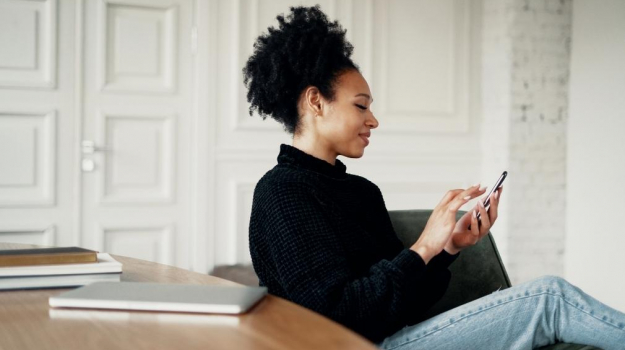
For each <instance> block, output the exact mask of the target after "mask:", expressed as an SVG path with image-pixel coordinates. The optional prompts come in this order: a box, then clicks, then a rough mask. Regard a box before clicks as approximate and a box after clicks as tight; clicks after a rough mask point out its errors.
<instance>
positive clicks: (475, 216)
mask: <svg viewBox="0 0 625 350" xmlns="http://www.w3.org/2000/svg"><path fill="white" fill-rule="evenodd" d="M473 217H474V218H476V219H477V212H476V211H475V210H474V211H473Z"/></svg>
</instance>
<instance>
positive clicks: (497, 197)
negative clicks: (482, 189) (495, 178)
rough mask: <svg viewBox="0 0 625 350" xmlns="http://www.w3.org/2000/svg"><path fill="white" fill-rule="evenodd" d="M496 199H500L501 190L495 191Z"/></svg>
mask: <svg viewBox="0 0 625 350" xmlns="http://www.w3.org/2000/svg"><path fill="white" fill-rule="evenodd" d="M495 199H499V191H497V192H495Z"/></svg>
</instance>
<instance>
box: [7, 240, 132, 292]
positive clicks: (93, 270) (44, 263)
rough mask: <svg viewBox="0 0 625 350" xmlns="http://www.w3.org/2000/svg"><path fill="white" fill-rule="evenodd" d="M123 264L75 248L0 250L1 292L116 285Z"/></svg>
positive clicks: (86, 250)
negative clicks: (105, 284) (101, 283)
mask: <svg viewBox="0 0 625 350" xmlns="http://www.w3.org/2000/svg"><path fill="white" fill-rule="evenodd" d="M121 273H122V264H121V263H120V262H118V261H116V260H115V259H113V258H112V257H111V256H110V255H109V254H106V253H98V252H96V251H93V250H88V249H83V248H78V247H63V248H35V249H9V250H0V290H7V289H31V288H57V287H73V286H83V285H86V284H90V283H93V282H100V281H106V282H119V281H120V276H121Z"/></svg>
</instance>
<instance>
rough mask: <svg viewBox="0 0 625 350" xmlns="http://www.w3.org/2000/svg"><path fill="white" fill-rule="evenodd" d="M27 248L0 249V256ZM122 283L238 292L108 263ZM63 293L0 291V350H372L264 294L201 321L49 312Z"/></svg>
mask: <svg viewBox="0 0 625 350" xmlns="http://www.w3.org/2000/svg"><path fill="white" fill-rule="evenodd" d="M29 247H32V246H30V245H23V244H10V243H0V249H8V248H13V249H15V248H29ZM114 258H115V259H116V260H118V261H120V262H121V263H122V264H123V273H122V281H136V282H163V283H184V284H217V285H237V283H234V282H230V281H227V280H224V279H220V278H217V277H213V276H208V275H204V274H201V273H196V272H191V271H187V270H184V269H180V268H176V267H172V266H167V265H162V264H157V263H153V262H148V261H144V260H139V259H133V258H128V257H123V256H114ZM67 290H69V289H38V290H34V289H33V290H16V291H0V349H1V350H5V349H6V350H9V349H11V350H12V349H38V350H43V349H55V350H56V349H81V350H86V349H107V350H110V349H133V350H134V349H150V350H151V349H202V350H207V349H375V346H374V344H372V343H371V342H369V341H367V340H366V339H365V338H364V337H361V336H360V335H358V334H356V333H354V332H352V331H351V330H349V329H347V328H345V327H343V326H342V325H340V324H338V323H335V322H333V321H331V320H329V319H327V318H325V317H323V316H321V315H319V314H317V313H314V312H312V311H310V310H308V309H306V308H303V307H301V306H299V305H297V304H294V303H292V302H289V301H287V300H285V299H282V298H279V297H276V296H273V295H267V297H265V298H264V299H263V300H262V301H261V302H260V303H258V304H257V305H256V306H254V307H253V308H252V309H251V310H250V311H249V312H248V313H246V314H243V315H238V316H233V315H207V314H186V313H166V312H144V311H130V312H127V311H116V310H115V311H114V310H110V311H109V310H87V309H83V310H78V309H54V308H50V307H49V306H48V298H49V297H50V296H53V295H57V294H59V293H61V292H64V291H67Z"/></svg>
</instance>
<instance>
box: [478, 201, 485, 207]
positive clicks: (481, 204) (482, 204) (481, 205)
mask: <svg viewBox="0 0 625 350" xmlns="http://www.w3.org/2000/svg"><path fill="white" fill-rule="evenodd" d="M477 202H478V203H480V207H482V208H484V203H483V202H482V200H481V199H480V200H479V201H477Z"/></svg>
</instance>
